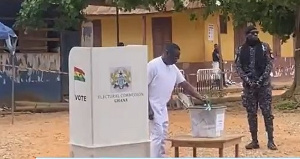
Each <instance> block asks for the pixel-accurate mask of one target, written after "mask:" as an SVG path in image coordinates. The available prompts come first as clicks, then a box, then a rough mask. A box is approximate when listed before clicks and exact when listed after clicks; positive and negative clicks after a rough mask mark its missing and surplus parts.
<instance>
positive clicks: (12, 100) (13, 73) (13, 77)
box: [11, 52, 16, 124]
mask: <svg viewBox="0 0 300 159" xmlns="http://www.w3.org/2000/svg"><path fill="white" fill-rule="evenodd" d="M11 60H12V61H11V63H12V80H11V124H14V117H15V79H16V75H15V72H16V71H15V53H14V52H13V53H12V55H11Z"/></svg>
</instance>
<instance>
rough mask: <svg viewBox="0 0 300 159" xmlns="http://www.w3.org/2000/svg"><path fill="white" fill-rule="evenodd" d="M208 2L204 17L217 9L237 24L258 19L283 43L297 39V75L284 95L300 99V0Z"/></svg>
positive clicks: (210, 0) (212, 0)
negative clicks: (229, 16) (291, 38)
mask: <svg viewBox="0 0 300 159" xmlns="http://www.w3.org/2000/svg"><path fill="white" fill-rule="evenodd" d="M202 3H203V4H204V5H205V6H206V7H205V13H204V17H207V16H208V15H211V14H214V13H217V12H219V13H221V14H223V15H226V16H228V15H231V20H232V22H233V24H234V26H236V27H239V26H241V25H244V24H245V23H249V22H250V23H253V24H255V23H259V24H260V26H261V27H262V30H263V31H264V32H268V33H270V34H271V35H276V36H278V37H280V38H281V40H282V43H284V42H286V40H288V39H289V38H290V37H291V36H292V37H294V38H295V40H296V45H295V47H296V50H295V52H294V60H295V77H294V81H293V84H292V86H291V88H290V89H289V90H288V91H287V92H286V93H285V94H284V95H283V97H284V98H285V99H287V98H288V99H292V100H295V101H296V102H297V103H299V102H300V98H299V97H300V49H298V48H300V30H299V24H300V23H299V22H300V1H299V0H285V1H280V0H202Z"/></svg>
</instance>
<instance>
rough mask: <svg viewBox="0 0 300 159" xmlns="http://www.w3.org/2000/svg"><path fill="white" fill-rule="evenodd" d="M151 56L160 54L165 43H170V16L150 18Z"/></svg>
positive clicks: (164, 47)
mask: <svg viewBox="0 0 300 159" xmlns="http://www.w3.org/2000/svg"><path fill="white" fill-rule="evenodd" d="M152 39H153V57H154V58H155V57H158V56H160V55H161V54H162V53H163V52H164V51H165V49H166V44H168V43H172V18H171V17H159V18H152Z"/></svg>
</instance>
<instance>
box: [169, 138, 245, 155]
mask: <svg viewBox="0 0 300 159" xmlns="http://www.w3.org/2000/svg"><path fill="white" fill-rule="evenodd" d="M243 137H244V136H243V135H224V136H222V137H218V138H194V137H192V136H191V135H181V136H174V137H171V138H168V139H167V141H170V142H171V145H172V147H174V148H175V157H179V147H192V148H193V157H197V148H218V149H219V157H223V151H224V148H226V147H229V146H235V157H239V144H240V143H241V141H242V138H243Z"/></svg>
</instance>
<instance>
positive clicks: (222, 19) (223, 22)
mask: <svg viewBox="0 0 300 159" xmlns="http://www.w3.org/2000/svg"><path fill="white" fill-rule="evenodd" d="M226 18H227V17H226V16H223V15H220V16H219V24H220V33H221V34H227V19H226Z"/></svg>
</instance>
